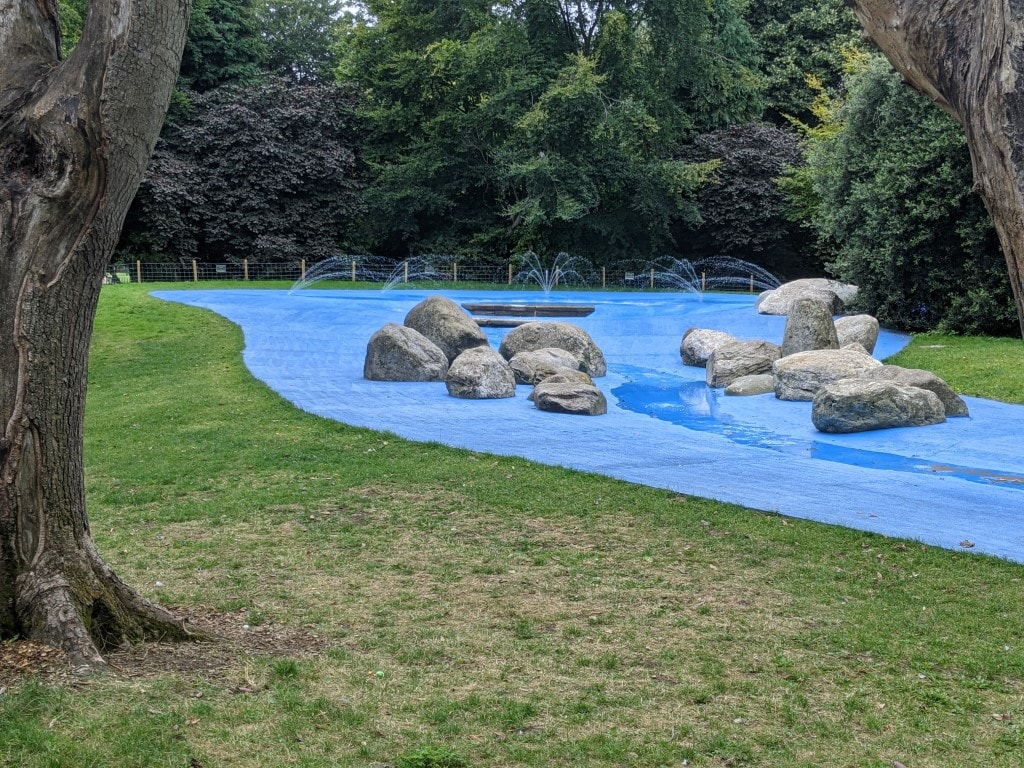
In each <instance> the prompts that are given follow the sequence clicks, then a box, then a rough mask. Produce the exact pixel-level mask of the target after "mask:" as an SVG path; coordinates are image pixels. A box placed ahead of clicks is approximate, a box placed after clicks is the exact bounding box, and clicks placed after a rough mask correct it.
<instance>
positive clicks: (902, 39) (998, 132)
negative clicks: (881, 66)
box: [852, 0, 1024, 335]
mask: <svg viewBox="0 0 1024 768" xmlns="http://www.w3.org/2000/svg"><path fill="white" fill-rule="evenodd" d="M852 1H853V7H854V10H855V12H856V13H857V16H858V18H859V19H860V21H861V23H862V24H863V25H864V28H865V29H866V30H867V32H868V34H869V35H870V36H871V38H872V39H873V40H874V41H875V43H877V44H878V47H879V48H881V49H882V51H883V52H884V53H885V55H886V56H887V57H888V58H889V60H890V61H891V62H892V64H893V66H894V67H895V68H896V69H897V70H898V71H899V72H900V73H901V74H902V75H903V76H904V77H905V78H906V80H907V82H909V83H910V84H911V85H912V86H913V87H914V88H916V89H917V90H919V91H921V92H922V93H923V94H925V95H926V96H928V97H929V98H931V99H932V100H934V101H935V102H936V103H937V104H938V105H939V106H941V107H942V108H943V109H945V110H946V111H947V112H949V113H950V114H951V115H953V116H954V117H955V118H956V119H957V120H958V121H959V122H960V124H961V125H962V126H963V127H964V130H965V131H966V134H967V146H968V148H969V150H970V153H971V160H972V165H973V169H974V181H975V185H976V188H977V190H978V192H979V194H980V195H981V197H982V199H983V200H984V201H985V205H986V207H987V208H988V211H989V213H990V215H991V216H992V221H993V224H994V225H995V228H996V232H997V233H998V235H999V242H1000V244H1001V245H1002V249H1003V255H1004V257H1005V259H1006V266H1007V272H1008V274H1009V277H1010V285H1011V287H1012V290H1013V296H1014V303H1015V305H1016V308H1017V318H1018V324H1019V326H1020V331H1021V334H1022V335H1024V152H1022V151H1021V148H1022V147H1024V57H1022V56H1021V55H1020V51H1021V43H1020V40H1021V38H1022V34H1021V33H1022V31H1024V6H1021V4H1020V3H1006V2H1005V0H948V1H947V2H942V3H936V2H933V1H931V0H900V1H899V2H896V1H895V0H852ZM936 30H942V33H941V34H937V33H936Z"/></svg>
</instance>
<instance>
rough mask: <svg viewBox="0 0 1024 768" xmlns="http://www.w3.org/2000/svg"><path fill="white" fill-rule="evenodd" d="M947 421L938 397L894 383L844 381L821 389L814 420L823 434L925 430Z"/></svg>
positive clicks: (812, 418) (865, 380) (812, 419)
mask: <svg viewBox="0 0 1024 768" xmlns="http://www.w3.org/2000/svg"><path fill="white" fill-rule="evenodd" d="M945 420H946V414H945V412H944V410H943V408H942V402H941V401H940V400H939V397H938V395H936V394H935V393H934V392H929V391H928V390H927V389H921V388H919V387H910V386H906V385H904V384H897V383H896V382H893V381H870V380H868V379H844V380H842V381H836V382H833V383H832V384H826V385H825V386H823V387H822V388H821V389H819V390H818V392H817V394H816V395H815V396H814V400H813V405H812V406H811V421H812V422H814V426H815V428H816V429H818V430H819V431H821V432H832V433H846V432H866V431H868V430H872V429H889V428H891V427H923V426H927V425H929V424H939V423H941V422H943V421H945Z"/></svg>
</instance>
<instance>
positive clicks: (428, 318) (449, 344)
mask: <svg viewBox="0 0 1024 768" xmlns="http://www.w3.org/2000/svg"><path fill="white" fill-rule="evenodd" d="M405 325H406V326H407V327H409V328H414V329H415V330H417V331H419V332H420V333H422V334H423V335H424V336H426V337H427V338H428V339H430V340H431V341H432V342H434V344H436V345H437V346H438V347H439V348H440V349H441V351H442V352H444V354H445V357H447V358H448V362H449V363H450V362H452V361H453V360H455V358H456V357H458V356H459V355H460V354H462V353H463V352H465V351H466V350H467V349H472V348H473V347H486V346H488V341H487V336H486V335H485V334H484V332H483V331H482V330H480V326H479V325H477V324H476V322H475V321H474V320H473V318H471V317H470V316H469V315H467V314H466V313H465V312H464V311H463V310H462V307H460V306H459V305H458V304H456V303H455V302H454V301H452V300H451V299H449V298H447V297H445V296H428V297H427V298H425V299H424V300H423V301H421V302H420V303H419V304H417V305H416V306H415V307H413V308H412V309H410V310H409V313H408V314H407V315H406V316H405Z"/></svg>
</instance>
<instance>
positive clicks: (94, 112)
mask: <svg viewBox="0 0 1024 768" xmlns="http://www.w3.org/2000/svg"><path fill="white" fill-rule="evenodd" d="M189 4H190V0H92V1H91V2H90V3H89V14H88V17H87V19H86V23H85V28H84V31H83V35H82V39H81V41H80V43H79V45H78V46H77V47H76V48H75V50H74V52H73V53H72V54H71V55H70V56H69V57H68V59H67V60H66V61H61V60H60V55H59V48H60V40H59V32H58V31H57V30H58V26H57V20H56V19H57V13H56V7H55V0H10V2H6V3H2V4H0V374H2V379H0V637H10V636H15V635H17V636H21V637H28V638H31V639H34V640H37V641H40V642H44V643H47V644H50V645H55V646H58V647H62V648H64V649H65V650H66V651H67V652H68V654H69V655H70V657H71V659H72V660H73V662H75V663H76V664H78V665H85V666H92V665H101V664H102V663H103V661H102V656H101V654H102V651H103V649H104V648H108V647H112V646H116V645H118V644H121V643H123V642H125V641H129V640H138V639H143V638H147V637H168V638H171V637H174V638H181V637H184V636H185V635H186V634H187V632H186V630H185V628H184V627H183V625H182V623H181V622H180V621H178V620H177V619H176V618H175V617H174V616H172V615H171V614H170V613H169V612H167V611H166V610H164V609H162V608H159V607H158V606H156V605H153V604H152V603H150V602H148V601H146V600H145V599H144V598H142V597H141V596H140V595H138V594H137V593H136V592H134V591H133V590H132V589H131V588H129V587H128V586H127V585H126V584H124V583H123V582H122V581H121V580H120V579H118V578H117V576H116V575H115V574H114V573H113V571H111V570H110V568H108V567H107V566H106V565H105V564H104V562H103V560H102V559H101V558H100V556H99V554H98V553H97V551H96V548H95V546H94V545H93V542H92V540H91V538H90V535H89V524H88V520H87V517H86V510H85V483H84V475H83V464H82V427H83V418H84V406H85V393H86V368H87V363H88V349H89V340H90V336H91V334H92V321H93V317H94V315H95V310H96V303H97V300H98V298H99V291H100V286H101V284H102V281H103V275H104V273H105V270H106V267H107V262H108V260H109V258H110V255H111V254H112V252H113V249H114V246H115V245H116V243H117V238H118V234H119V232H120V229H121V225H122V223H123V220H124V216H125V213H126V212H127V210H128V206H129V205H130V203H131V200H132V197H133V196H134V194H135V191H136V189H137V187H138V184H139V181H140V180H141V178H142V174H143V172H144V171H145V168H146V163H147V161H148V158H149V155H150V153H151V152H152V150H153V145H154V143H155V142H156V138H157V135H158V134H159V131H160V127H161V123H162V120H163V116H164V113H165V111H166V109H167V104H168V102H169V99H170V94H171V89H172V88H173V85H174V81H175V77H176V75H177V71H178V66H179V64H180V60H181V51H182V48H183V46H184V42H185V30H186V26H187V21H188V15H189Z"/></svg>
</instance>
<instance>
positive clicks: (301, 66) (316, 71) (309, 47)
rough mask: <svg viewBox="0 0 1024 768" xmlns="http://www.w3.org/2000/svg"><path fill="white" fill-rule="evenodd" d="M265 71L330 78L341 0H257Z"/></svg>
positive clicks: (299, 78) (300, 79) (302, 78)
mask: <svg viewBox="0 0 1024 768" xmlns="http://www.w3.org/2000/svg"><path fill="white" fill-rule="evenodd" d="M257 2H258V17H259V26H260V30H261V34H262V35H263V39H264V40H265V41H266V44H267V48H268V55H267V60H266V62H265V65H264V66H265V67H266V69H267V71H268V72H270V73H271V74H273V75H275V76H277V77H284V78H287V79H289V80H292V81H294V82H297V83H306V84H309V83H312V82H319V83H329V82H332V81H333V80H334V67H335V63H336V62H335V57H334V52H333V48H334V45H335V37H336V35H337V32H338V30H337V28H338V24H339V21H338V18H339V16H340V15H341V14H342V12H343V9H344V8H345V6H346V3H343V2H341V0H257Z"/></svg>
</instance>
